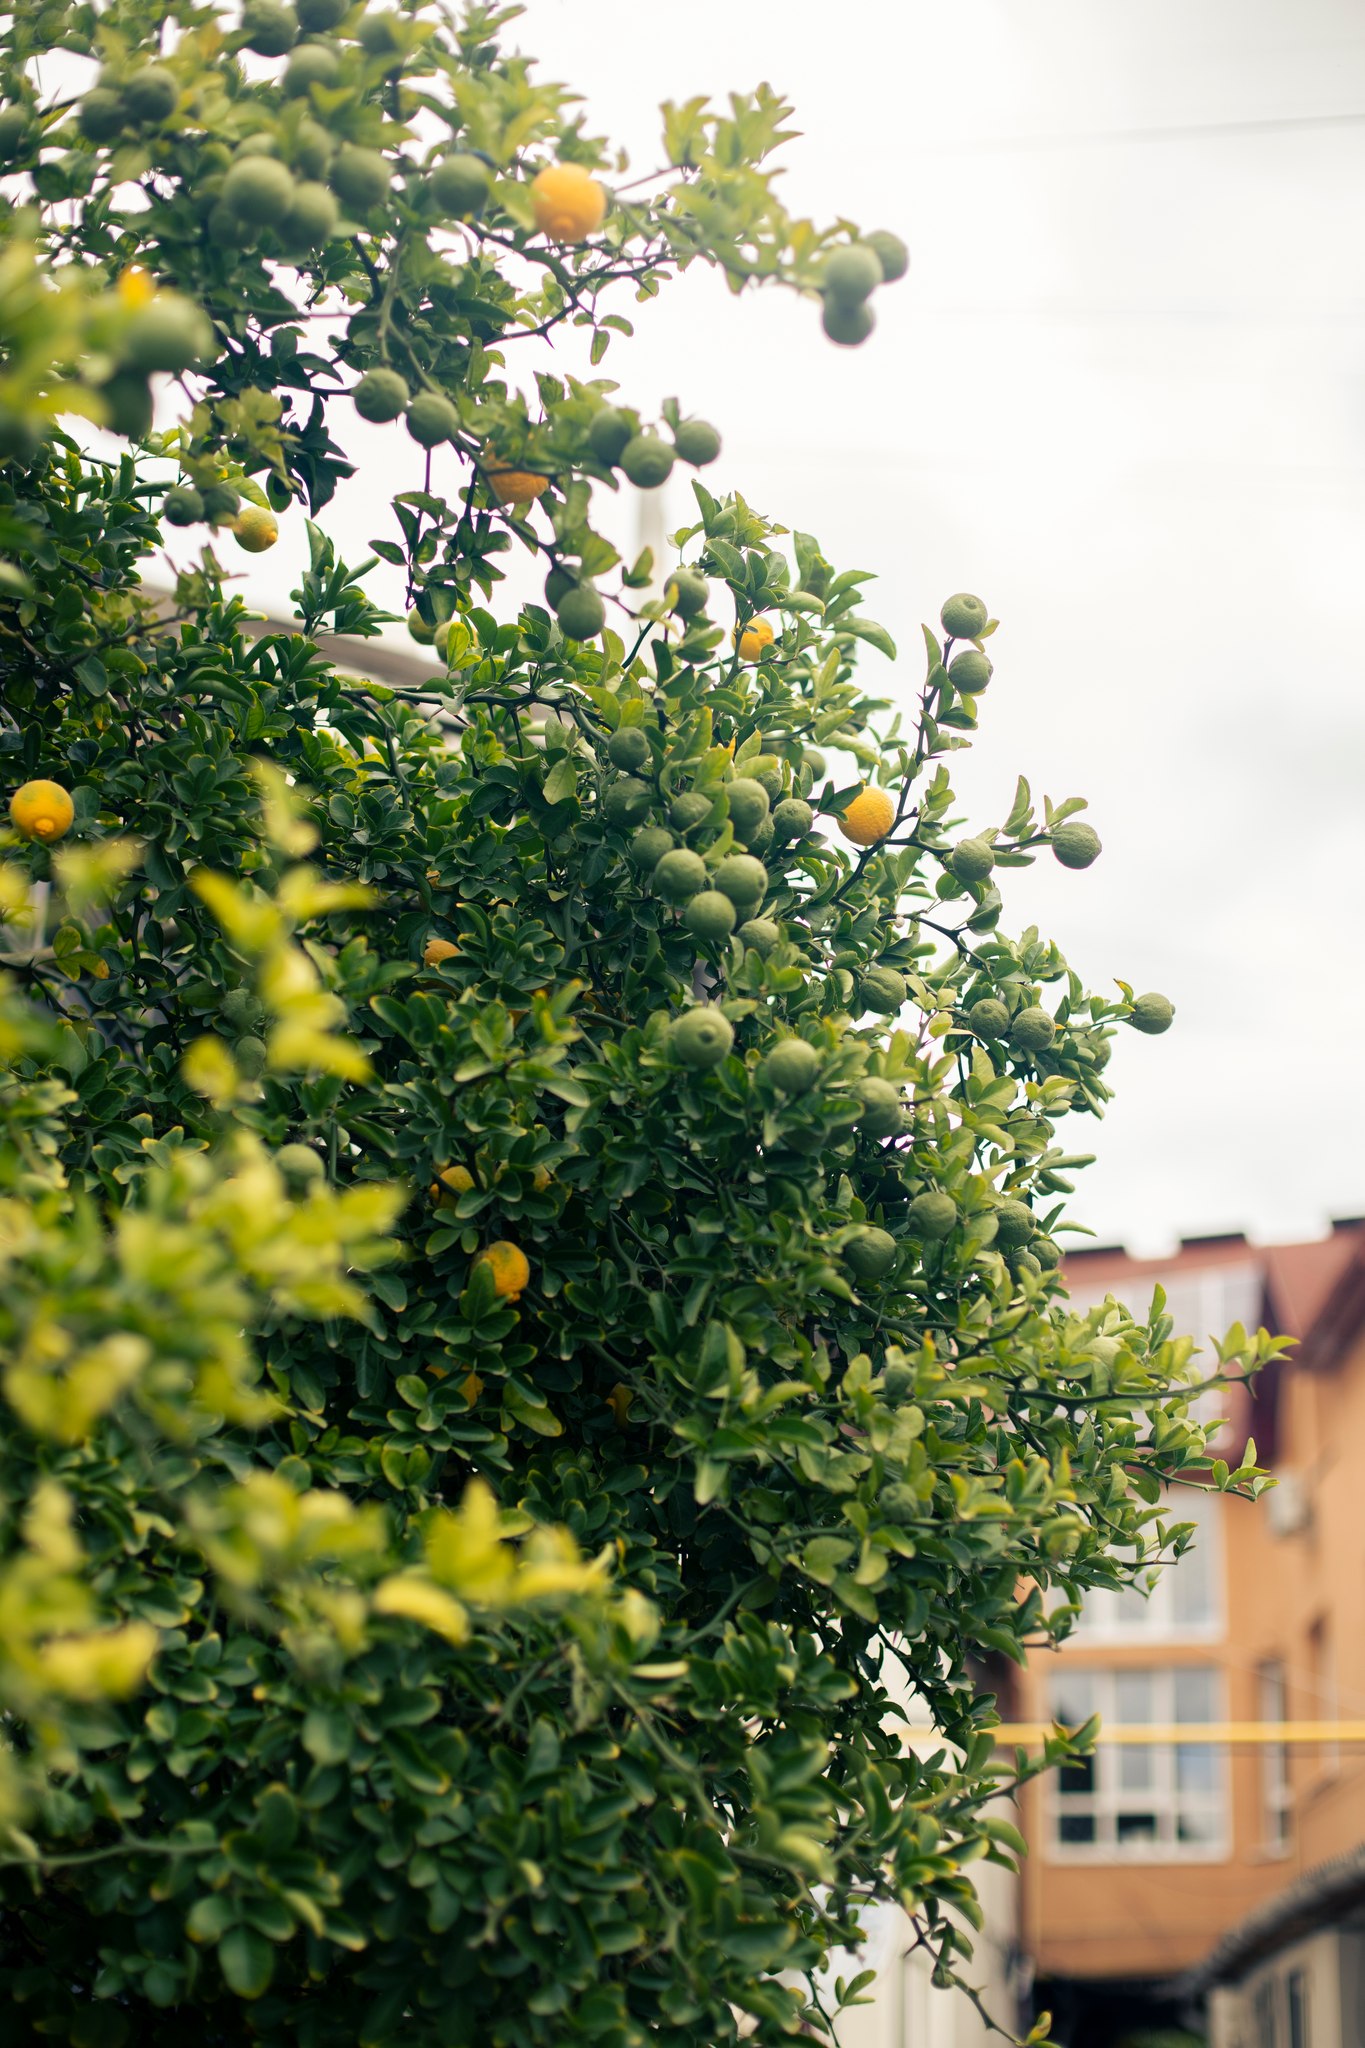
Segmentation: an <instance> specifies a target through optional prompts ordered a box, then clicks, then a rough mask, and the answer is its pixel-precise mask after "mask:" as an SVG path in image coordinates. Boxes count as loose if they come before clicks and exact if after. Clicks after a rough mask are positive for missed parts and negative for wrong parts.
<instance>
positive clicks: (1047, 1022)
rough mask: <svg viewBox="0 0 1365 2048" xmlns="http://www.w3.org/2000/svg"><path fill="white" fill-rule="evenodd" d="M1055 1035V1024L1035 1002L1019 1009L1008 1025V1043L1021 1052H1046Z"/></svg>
mask: <svg viewBox="0 0 1365 2048" xmlns="http://www.w3.org/2000/svg"><path fill="white" fill-rule="evenodd" d="M1056 1036H1057V1026H1056V1024H1055V1023H1054V1022H1053V1020H1052V1018H1051V1017H1049V1015H1048V1013H1047V1011H1046V1010H1043V1009H1040V1008H1039V1006H1038V1005H1037V1003H1030V1004H1029V1005H1028V1006H1027V1008H1026V1009H1023V1010H1021V1011H1020V1012H1019V1014H1018V1016H1017V1017H1016V1018H1015V1020H1014V1022H1013V1023H1012V1024H1011V1025H1010V1044H1011V1045H1014V1046H1017V1047H1018V1048H1019V1050H1020V1051H1021V1052H1046V1051H1047V1048H1048V1047H1049V1046H1050V1045H1051V1043H1052V1041H1053V1039H1054V1038H1055V1037H1056Z"/></svg>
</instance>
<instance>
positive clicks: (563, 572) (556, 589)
mask: <svg viewBox="0 0 1365 2048" xmlns="http://www.w3.org/2000/svg"><path fill="white" fill-rule="evenodd" d="M577 588H578V578H577V577H576V576H575V575H574V574H573V572H572V570H570V569H567V568H566V567H565V565H564V564H563V563H562V562H556V563H554V565H553V566H552V568H551V569H550V573H549V574H548V576H547V577H546V578H545V602H546V604H548V605H549V607H550V610H551V611H557V610H558V609H559V600H560V598H561V597H563V596H564V594H565V593H566V591H570V590H576V589H577Z"/></svg>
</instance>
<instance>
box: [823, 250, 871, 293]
mask: <svg viewBox="0 0 1365 2048" xmlns="http://www.w3.org/2000/svg"><path fill="white" fill-rule="evenodd" d="M882 282H883V278H882V266H881V262H880V260H879V258H878V256H877V252H876V250H875V249H870V248H868V246H867V245H866V243H864V242H852V243H850V244H849V246H848V247H847V248H846V249H835V250H834V251H833V253H832V254H831V255H829V256H827V257H826V259H825V267H824V269H823V270H822V271H821V273H820V289H821V291H822V292H823V293H824V294H825V297H826V299H834V300H837V301H838V302H839V304H841V305H844V306H860V305H861V304H862V302H863V300H864V299H867V298H870V297H871V296H872V293H873V292H875V291H876V289H877V286H878V285H879V284H881V283H882Z"/></svg>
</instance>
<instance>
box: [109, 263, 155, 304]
mask: <svg viewBox="0 0 1365 2048" xmlns="http://www.w3.org/2000/svg"><path fill="white" fill-rule="evenodd" d="M114 289H115V291H116V292H117V293H118V299H119V304H120V305H121V306H128V307H130V308H131V309H132V310H133V311H134V312H136V311H137V309H138V308H139V307H140V306H149V305H150V304H151V302H152V300H153V299H154V298H155V297H156V279H155V278H154V277H153V276H152V273H151V271H150V270H144V269H143V267H142V265H141V264H140V263H130V264H129V265H128V268H127V269H126V270H121V271H120V272H119V276H118V283H117V284H116V285H115V287H114Z"/></svg>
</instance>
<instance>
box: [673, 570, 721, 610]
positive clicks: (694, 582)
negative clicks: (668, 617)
mask: <svg viewBox="0 0 1365 2048" xmlns="http://www.w3.org/2000/svg"><path fill="white" fill-rule="evenodd" d="M710 594H711V586H710V584H709V583H708V582H707V580H706V578H705V577H704V576H703V575H701V574H700V573H699V572H698V571H697V570H696V569H675V570H674V571H673V574H672V575H671V576H670V577H669V579H668V588H667V590H666V591H665V592H664V597H665V600H666V601H667V603H668V604H669V605H670V606H671V607H672V609H673V610H674V611H675V612H676V613H677V614H678V617H679V618H680V619H695V618H699V617H700V615H701V614H702V612H704V611H705V610H706V603H707V599H708V598H709V596H710Z"/></svg>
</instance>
